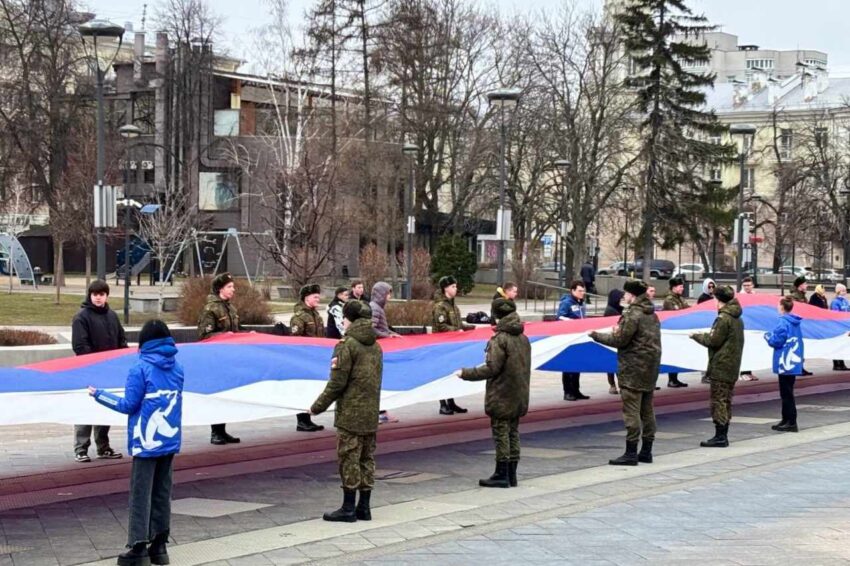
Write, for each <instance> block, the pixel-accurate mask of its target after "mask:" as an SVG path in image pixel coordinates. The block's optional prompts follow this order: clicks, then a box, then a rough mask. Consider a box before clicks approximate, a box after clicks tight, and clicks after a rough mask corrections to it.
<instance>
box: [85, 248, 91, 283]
mask: <svg viewBox="0 0 850 566" xmlns="http://www.w3.org/2000/svg"><path fill="white" fill-rule="evenodd" d="M91 249H92V246H91V242H86V245H85V250H86V289H88V287H89V285H90V284H91Z"/></svg>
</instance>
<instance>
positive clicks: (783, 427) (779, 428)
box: [771, 423, 800, 432]
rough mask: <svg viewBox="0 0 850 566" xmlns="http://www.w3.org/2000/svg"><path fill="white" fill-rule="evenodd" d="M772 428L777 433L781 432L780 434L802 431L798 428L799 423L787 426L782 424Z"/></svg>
mask: <svg viewBox="0 0 850 566" xmlns="http://www.w3.org/2000/svg"><path fill="white" fill-rule="evenodd" d="M771 428H772V429H773V430H776V431H779V432H799V431H800V429H799V428H797V423H785V424H782V423H780V424H778V425H773V426H772V427H771Z"/></svg>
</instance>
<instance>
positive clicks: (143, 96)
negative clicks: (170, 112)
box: [132, 92, 156, 134]
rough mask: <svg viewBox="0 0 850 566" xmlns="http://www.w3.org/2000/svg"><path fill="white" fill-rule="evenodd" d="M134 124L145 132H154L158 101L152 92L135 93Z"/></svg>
mask: <svg viewBox="0 0 850 566" xmlns="http://www.w3.org/2000/svg"><path fill="white" fill-rule="evenodd" d="M132 103H133V124H135V125H136V126H138V127H139V128H141V130H142V133H143V134H152V133H154V126H155V122H156V101H155V99H154V95H153V93H152V92H137V93H134V94H133V100H132Z"/></svg>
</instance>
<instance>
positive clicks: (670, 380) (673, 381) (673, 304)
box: [663, 277, 688, 388]
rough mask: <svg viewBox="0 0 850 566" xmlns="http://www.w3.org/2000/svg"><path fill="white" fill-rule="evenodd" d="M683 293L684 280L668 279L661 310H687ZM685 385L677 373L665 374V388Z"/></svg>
mask: <svg viewBox="0 0 850 566" xmlns="http://www.w3.org/2000/svg"><path fill="white" fill-rule="evenodd" d="M684 292H685V280H684V279H682V278H681V277H673V278H672V279H670V292H669V293H667V296H666V297H664V306H663V310H665V311H680V310H684V309H686V308H688V302H687V301H685V297H683V296H682V294H683V293H684ZM687 386H688V384H687V383H682V382H681V381H679V374H678V373H668V374H667V387H673V388H678V387H687Z"/></svg>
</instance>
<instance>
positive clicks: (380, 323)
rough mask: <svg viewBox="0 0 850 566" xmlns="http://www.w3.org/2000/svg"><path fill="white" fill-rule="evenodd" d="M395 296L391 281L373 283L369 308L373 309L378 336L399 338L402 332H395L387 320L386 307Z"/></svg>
mask: <svg viewBox="0 0 850 566" xmlns="http://www.w3.org/2000/svg"><path fill="white" fill-rule="evenodd" d="M392 296H393V288H392V287H391V286H390V284H389V283H386V282H384V281H378V282H377V283H375V284H374V285H372V301H371V302H370V303H369V308H370V309H372V328H374V329H375V334H377V336H378V338H398V337H399V336H400V334H399V333H398V332H393V330H392V329H391V328H390V325H389V323H388V322H387V313H386V311H385V310H384V309H386V307H387V304H389V302H390V299H392Z"/></svg>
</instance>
